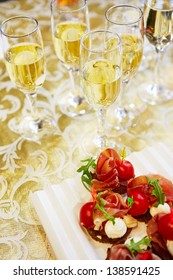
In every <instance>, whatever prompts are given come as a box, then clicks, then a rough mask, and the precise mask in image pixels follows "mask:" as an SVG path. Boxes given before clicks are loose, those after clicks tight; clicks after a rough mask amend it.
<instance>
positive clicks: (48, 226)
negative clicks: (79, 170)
mask: <svg viewBox="0 0 173 280" xmlns="http://www.w3.org/2000/svg"><path fill="white" fill-rule="evenodd" d="M127 159H128V160H130V161H131V162H132V163H133V165H134V167H135V174H136V176H138V175H142V174H144V175H146V174H151V173H155V174H160V175H162V176H165V177H166V178H168V179H170V180H173V174H172V166H173V152H172V151H171V150H170V149H169V148H168V147H167V146H165V145H164V144H162V143H159V144H157V145H155V146H152V147H146V148H144V149H143V150H142V151H140V152H135V153H132V154H130V155H129V156H128V158H127ZM89 198H90V194H89V192H88V191H87V190H86V189H85V188H84V187H83V185H82V183H81V180H80V174H76V176H75V177H74V178H72V179H66V180H64V181H62V182H61V183H60V184H59V185H53V186H50V187H47V188H46V189H44V190H41V191H37V192H35V193H33V194H31V201H32V203H33V206H34V208H35V210H36V212H37V214H38V217H39V219H40V222H41V224H42V225H43V227H44V229H45V232H46V234H47V236H48V239H49V241H50V243H51V245H52V248H53V250H54V252H55V255H56V257H57V259H62V260H104V259H105V258H106V254H107V248H108V247H110V244H102V243H99V242H96V241H94V240H92V239H91V237H89V236H88V234H87V233H86V232H85V230H83V229H82V227H81V226H80V224H79V210H80V207H81V205H82V204H83V203H85V202H86V201H87V200H88V199H89ZM136 234H138V232H136ZM140 235H141V236H142V233H141V231H140Z"/></svg>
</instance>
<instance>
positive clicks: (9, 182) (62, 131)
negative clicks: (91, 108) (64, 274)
mask: <svg viewBox="0 0 173 280" xmlns="http://www.w3.org/2000/svg"><path fill="white" fill-rule="evenodd" d="M118 2H120V1H118ZM122 2H125V1H122ZM133 2H139V3H138V4H141V1H133ZM115 3H116V1H99V0H94V1H93V0H88V4H89V13H90V20H91V28H92V29H97V28H103V27H104V12H105V9H106V8H108V7H109V6H111V5H113V4H115ZM49 4H50V1H49V0H35V1H31V0H18V1H17V0H16V1H15V0H12V1H5V2H1V3H0V22H1V21H2V20H4V19H6V18H8V17H11V16H15V15H23V14H25V15H29V16H30V15H32V16H33V17H35V18H37V19H38V21H39V24H40V28H41V32H42V35H43V40H44V45H45V52H46V60H47V76H46V81H45V83H44V86H43V87H42V88H41V89H40V90H39V93H38V106H41V107H43V108H45V110H49V111H51V113H52V115H53V116H54V119H55V120H56V123H57V127H58V129H59V133H57V134H55V135H53V136H52V137H51V138H49V139H48V140H42V141H40V142H29V141H27V140H25V139H23V138H22V137H21V136H20V134H19V133H18V131H17V128H16V127H15V123H14V117H16V116H20V115H21V114H22V115H26V114H27V111H28V104H27V102H26V101H25V100H24V96H23V94H22V93H21V92H19V91H18V90H17V89H16V88H15V86H14V85H13V84H12V83H11V81H10V80H9V77H8V73H7V71H6V68H5V65H4V62H3V57H2V53H1V52H0V130H1V134H0V259H1V260H3V259H12V260H15V259H31V260H32V259H36V260H38V259H39V260H42V259H55V256H54V253H53V251H52V249H51V247H50V245H49V241H48V240H47V237H46V234H45V232H44V230H43V228H42V226H41V225H40V223H39V220H38V218H37V215H36V213H35V211H34V209H33V207H32V205H31V202H30V194H31V192H34V191H37V190H39V189H42V188H44V187H46V186H49V185H51V184H58V182H60V181H61V180H63V179H64V178H71V177H73V176H74V175H75V172H76V169H77V167H78V166H79V165H80V160H81V159H83V158H84V157H86V154H85V151H84V147H83V145H82V143H84V140H85V137H86V135H87V134H89V133H92V132H93V131H94V130H96V120H95V114H94V113H91V114H88V115H86V116H83V117H80V118H79V117H78V118H73V119H72V118H69V117H67V116H65V115H64V114H63V113H62V112H61V108H60V105H59V102H58V101H59V96H60V95H61V92H62V90H63V89H64V88H65V87H67V86H68V82H67V81H68V75H67V72H66V70H65V69H64V67H63V66H62V64H61V63H60V62H59V61H58V59H57V57H56V54H55V51H54V49H53V44H52V35H51V26H50V9H49ZM152 57H153V53H152V50H151V49H148V47H147V48H146V51H145V54H144V58H143V62H142V65H141V68H140V70H139V72H138V74H137V75H136V77H135V78H134V79H133V82H132V83H131V85H130V88H129V92H130V93H129V94H132V96H133V99H134V100H135V102H136V104H137V105H136V106H137V109H139V112H140V122H139V124H138V125H137V126H136V127H134V128H132V129H130V130H128V131H124V132H119V133H117V132H116V131H115V130H114V129H113V128H112V129H111V133H112V134H113V135H114V137H115V138H116V139H117V140H118V141H120V140H121V142H122V143H123V144H124V145H127V146H129V147H130V148H131V150H132V151H137V150H141V149H142V148H144V147H145V146H147V145H150V144H154V143H155V142H157V141H163V142H164V143H166V144H167V145H168V146H169V147H171V149H173V143H172V136H173V132H172V131H173V121H172V120H173V106H172V105H173V102H172V101H171V102H169V103H167V104H164V105H162V106H155V107H152V106H146V105H145V104H143V103H141V101H140V100H139V99H138V96H137V90H139V86H140V83H141V82H142V81H143V80H144V79H148V78H149V77H150V76H151V75H152V73H151V72H150V71H149V68H148V67H149V64H150V63H151V58H152ZM164 59H165V60H166V61H169V63H165V65H166V66H165V68H164V70H163V69H162V71H164V72H162V73H164V75H162V78H164V79H165V81H166V82H167V84H168V86H169V87H170V88H171V87H172V88H173V84H172V83H173V79H172V77H171V72H173V71H172V67H173V64H172V48H171V47H170V48H169V50H168V52H167V55H166V56H165V58H164ZM170 70H171V71H170ZM144 94H145V93H144ZM110 115H111V114H109V116H110ZM107 121H108V129H110V128H109V119H108V120H107ZM74 191H75V190H74ZM60 214H61V213H60Z"/></svg>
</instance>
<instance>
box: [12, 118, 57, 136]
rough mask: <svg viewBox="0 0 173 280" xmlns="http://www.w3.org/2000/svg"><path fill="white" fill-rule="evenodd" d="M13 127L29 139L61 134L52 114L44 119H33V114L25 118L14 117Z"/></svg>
mask: <svg viewBox="0 0 173 280" xmlns="http://www.w3.org/2000/svg"><path fill="white" fill-rule="evenodd" d="M12 129H13V131H14V132H16V133H18V134H21V136H22V137H23V138H24V139H26V140H29V141H39V140H42V139H45V138H48V137H50V136H52V135H54V134H59V131H58V128H57V125H56V122H55V120H54V119H53V118H52V117H51V116H46V117H44V118H43V119H41V118H39V117H38V118H37V119H33V118H32V116H26V117H24V118H22V119H21V118H14V119H13V124H12Z"/></svg>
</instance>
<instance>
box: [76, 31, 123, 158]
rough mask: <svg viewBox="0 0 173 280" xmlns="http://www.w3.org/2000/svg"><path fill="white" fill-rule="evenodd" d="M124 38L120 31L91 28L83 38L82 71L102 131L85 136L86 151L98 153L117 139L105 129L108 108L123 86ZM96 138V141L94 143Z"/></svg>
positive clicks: (89, 100)
mask: <svg viewBox="0 0 173 280" xmlns="http://www.w3.org/2000/svg"><path fill="white" fill-rule="evenodd" d="M121 59H122V58H121V40H120V38H119V36H118V34H116V33H113V32H110V31H105V30H98V31H91V32H88V33H86V34H84V35H83V36H82V38H81V51H80V71H81V83H82V87H83V91H84V94H85V95H86V98H87V100H88V102H89V104H91V106H92V107H93V108H94V109H95V110H96V112H97V118H98V131H97V135H96V137H95V138H93V136H92V135H91V138H90V139H88V138H87V136H86V138H85V143H83V144H84V147H85V151H87V153H89V154H95V153H96V152H97V151H98V152H99V151H100V150H103V149H104V148H106V147H110V146H111V147H115V145H116V143H115V142H112V141H111V139H109V138H108V136H107V135H106V133H105V130H106V127H105V121H106V111H107V108H108V107H109V106H110V105H111V104H113V103H114V102H115V101H116V99H117V97H118V95H119V93H120V87H121ZM93 140H94V143H93Z"/></svg>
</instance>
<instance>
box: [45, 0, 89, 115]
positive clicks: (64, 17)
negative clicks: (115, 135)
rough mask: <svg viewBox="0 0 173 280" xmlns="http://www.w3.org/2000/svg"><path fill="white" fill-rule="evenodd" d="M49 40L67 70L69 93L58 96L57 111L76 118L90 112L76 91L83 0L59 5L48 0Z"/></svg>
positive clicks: (85, 11) (86, 18)
mask: <svg viewBox="0 0 173 280" xmlns="http://www.w3.org/2000/svg"><path fill="white" fill-rule="evenodd" d="M50 7H51V26H52V37H53V43H54V48H55V52H56V55H57V57H58V59H59V60H60V61H61V62H62V63H63V65H64V66H65V68H66V69H67V70H68V73H69V76H70V82H71V83H70V85H69V90H67V91H64V92H62V94H61V96H59V106H60V109H61V111H62V112H63V113H64V114H66V115H68V116H70V117H76V116H80V115H83V114H85V113H87V112H88V111H90V107H89V105H88V103H87V102H86V100H85V98H84V95H83V92H82V90H81V87H80V76H79V52H80V38H81V36H82V35H83V34H84V33H85V32H87V31H88V30H89V16H88V6H87V1H85V0H75V1H67V2H64V3H63V2H61V1H57V0H52V1H51V4H50Z"/></svg>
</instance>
